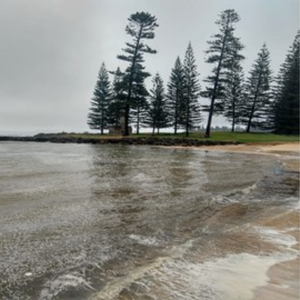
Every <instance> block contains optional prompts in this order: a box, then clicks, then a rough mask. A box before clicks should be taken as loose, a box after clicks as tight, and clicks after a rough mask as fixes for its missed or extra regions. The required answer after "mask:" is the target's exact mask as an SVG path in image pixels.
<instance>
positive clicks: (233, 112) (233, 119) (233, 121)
mask: <svg viewBox="0 0 300 300" xmlns="http://www.w3.org/2000/svg"><path fill="white" fill-rule="evenodd" d="M235 101H236V99H233V103H232V127H231V132H234V126H235Z"/></svg>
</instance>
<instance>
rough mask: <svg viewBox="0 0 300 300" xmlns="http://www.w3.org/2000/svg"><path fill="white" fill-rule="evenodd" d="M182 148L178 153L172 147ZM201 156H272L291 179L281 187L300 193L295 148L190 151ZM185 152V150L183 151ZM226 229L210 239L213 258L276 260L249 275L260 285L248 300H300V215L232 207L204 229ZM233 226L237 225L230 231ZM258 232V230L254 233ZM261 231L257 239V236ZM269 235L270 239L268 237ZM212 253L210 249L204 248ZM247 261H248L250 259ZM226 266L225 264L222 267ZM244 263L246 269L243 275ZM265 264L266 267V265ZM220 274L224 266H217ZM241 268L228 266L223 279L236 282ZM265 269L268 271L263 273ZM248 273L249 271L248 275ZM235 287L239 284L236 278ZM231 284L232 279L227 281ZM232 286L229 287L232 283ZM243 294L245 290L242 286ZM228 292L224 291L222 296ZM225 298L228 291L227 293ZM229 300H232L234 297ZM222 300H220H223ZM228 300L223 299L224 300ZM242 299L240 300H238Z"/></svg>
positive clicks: (283, 210) (238, 205)
mask: <svg viewBox="0 0 300 300" xmlns="http://www.w3.org/2000/svg"><path fill="white" fill-rule="evenodd" d="M176 148H182V147H176ZM191 148H192V149H199V150H201V151H206V152H207V151H218V152H231V153H245V154H258V155H271V156H275V157H276V159H278V160H279V161H280V162H281V164H282V168H283V170H285V171H287V172H289V173H291V174H294V175H293V176H291V177H290V178H286V179H285V182H284V184H285V185H288V186H289V187H290V188H291V190H292V191H293V194H294V195H297V191H299V153H300V151H299V150H300V149H299V143H278V144H277V143H276V144H247V145H228V146H204V147H201V148H195V147H191ZM185 149H186V148H185ZM215 224H219V225H218V226H220V224H222V225H223V226H226V225H228V224H230V227H229V228H230V229H229V230H228V232H225V233H224V231H223V232H222V234H221V235H220V236H219V237H214V239H213V240H210V241H208V243H210V244H214V245H213V248H214V249H216V252H215V253H214V257H226V256H228V255H243V254H245V253H247V254H250V255H254V256H255V257H257V259H260V258H262V257H266V258H272V257H273V256H274V257H275V256H276V255H277V256H278V255H279V256H280V259H279V258H278V257H277V258H275V259H274V261H273V262H271V263H270V261H269V262H267V261H266V264H265V266H263V265H264V263H263V260H262V262H261V263H262V265H261V270H257V272H256V271H255V270H252V272H254V273H255V274H251V275H254V276H261V282H260V283H259V284H258V282H256V286H252V296H251V299H257V300H261V299H264V300H285V299H286V300H290V299H295V300H296V299H299V289H300V287H299V270H300V269H299V234H300V232H299V209H298V208H294V209H291V208H289V207H284V206H282V207H280V208H274V207H264V206H263V205H262V207H257V208H255V205H250V206H249V205H245V204H241V203H234V204H231V205H229V206H227V207H225V208H223V209H222V210H221V211H219V212H217V213H216V214H215V215H213V216H212V217H211V218H210V219H209V220H207V226H212V227H213V226H214V225H215ZM234 225H236V226H235V227H234ZM256 229H257V230H256ZM260 231H261V233H260ZM268 234H270V236H268ZM276 235H278V236H280V238H281V239H283V243H281V242H282V241H281V242H280V241H278V240H276V239H277V237H276ZM285 239H287V240H290V241H292V243H290V244H288V243H287V244H285V242H284V240H285ZM205 248H206V247H203V251H202V252H201V259H200V257H199V258H198V259H199V260H202V261H213V260H212V257H211V253H210V252H207V253H206V252H205ZM208 248H209V249H211V248H212V247H211V245H210V247H208ZM250 258H251V257H250ZM223 263H224V262H223ZM248 263H249V262H247V257H246V259H245V261H244V262H243V263H242V265H243V264H244V268H245V272H247V265H248ZM268 264H269V265H268ZM219 267H220V269H222V263H221V265H220V266H219ZM237 267H238V268H240V267H241V266H236V265H234V264H232V265H231V267H229V268H231V272H229V273H228V274H226V276H229V277H230V276H231V277H234V276H236V268H237ZM264 267H266V268H264ZM249 270H250V269H249ZM260 271H262V272H266V276H267V277H266V278H263V276H262V274H260ZM235 279H236V280H237V281H239V280H240V279H239V278H235ZM231 280H232V281H234V278H231ZM230 284H231V283H230ZM244 284H245V283H243V282H240V285H241V287H240V288H238V291H237V293H236V294H238V293H239V295H240V296H241V297H243V295H244V297H245V299H250V298H249V297H250V296H249V295H246V294H243V285H244ZM244 287H245V289H247V288H249V286H247V284H245V286H244ZM226 289H227V287H225V289H224V291H225V290H226ZM227 292H228V290H227ZM232 295H233V294H232ZM225 298H226V297H225ZM225 298H224V299H225ZM226 299H227V298H226ZM239 299H244V298H239Z"/></svg>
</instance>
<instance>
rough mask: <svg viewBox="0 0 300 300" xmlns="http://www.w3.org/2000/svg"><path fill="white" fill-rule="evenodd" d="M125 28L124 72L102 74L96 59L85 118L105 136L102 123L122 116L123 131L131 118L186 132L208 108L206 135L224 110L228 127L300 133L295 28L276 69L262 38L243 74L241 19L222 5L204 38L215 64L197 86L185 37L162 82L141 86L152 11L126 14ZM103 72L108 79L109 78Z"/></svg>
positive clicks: (138, 125)
mask: <svg viewBox="0 0 300 300" xmlns="http://www.w3.org/2000/svg"><path fill="white" fill-rule="evenodd" d="M128 20H129V24H128V25H127V26H126V32H127V34H129V35H130V36H131V37H132V43H126V48H124V49H123V52H124V54H122V55H118V59H120V60H123V61H126V62H128V67H127V68H126V69H125V70H124V71H123V72H122V71H121V70H120V68H118V69H117V70H116V71H115V72H108V71H107V69H106V67H105V64H104V63H102V66H101V68H100V71H99V74H98V80H97V83H96V86H95V90H94V95H93V98H92V101H91V108H90V113H89V115H88V124H89V126H90V128H91V129H97V130H100V132H101V134H103V132H104V129H106V128H107V127H108V126H119V125H120V124H119V122H120V118H121V116H123V117H124V119H125V135H128V134H129V130H128V127H129V124H134V125H135V127H136V130H137V133H139V130H140V128H141V127H148V128H149V127H150V128H152V132H153V134H154V133H155V132H157V133H159V131H160V129H161V128H166V127H173V128H174V133H175V134H176V133H177V131H178V129H184V130H185V132H186V136H188V135H189V131H190V130H191V129H193V128H194V127H196V126H199V123H200V122H201V120H202V114H203V112H207V113H208V121H207V126H206V132H205V136H206V137H210V128H211V123H212V118H213V116H214V115H223V116H225V117H226V119H227V120H228V121H229V122H230V123H231V129H232V131H234V129H235V126H236V125H237V124H241V125H244V126H245V130H246V132H249V131H250V130H251V128H258V129H262V130H273V131H274V132H277V133H282V134H299V38H300V35H299V32H298V34H297V36H296V38H295V40H294V43H293V45H292V46H291V48H290V50H289V52H288V54H287V57H286V60H285V62H284V63H283V64H282V67H281V69H280V73H279V75H278V76H277V77H274V76H273V74H272V71H271V70H270V53H269V50H268V48H267V46H266V44H264V45H263V46H262V48H261V50H260V51H259V53H258V56H257V59H256V60H255V62H254V64H253V66H252V69H251V70H250V73H249V75H248V77H247V78H246V79H245V75H244V72H243V68H242V62H243V60H244V56H243V55H242V54H241V52H242V50H243V49H244V45H243V44H242V43H241V41H240V38H238V37H236V36H235V24H236V23H237V22H238V21H239V20H240V17H239V15H238V14H237V13H236V12H235V11H234V10H231V9H230V10H225V11H223V12H222V13H221V14H220V16H219V19H218V20H217V22H216V24H218V26H219V32H218V33H217V34H215V35H213V36H212V40H210V41H208V45H209V47H208V50H207V51H206V54H207V57H206V62H207V63H210V64H212V65H213V68H212V73H211V75H210V76H208V77H207V78H206V79H205V80H204V82H205V84H206V87H205V89H204V90H203V91H200V82H199V74H198V72H197V66H196V63H195V57H194V53H193V48H192V45H191V43H189V45H188V47H187V50H186V53H185V57H184V60H183V61H182V60H181V59H180V58H179V57H177V59H176V61H175V64H174V67H173V69H172V71H171V75H170V79H169V82H168V83H167V85H166V86H165V85H164V82H163V80H162V78H161V76H160V75H159V73H157V74H155V76H154V77H153V79H152V89H150V91H148V90H147V88H146V85H145V80H146V78H148V77H149V76H151V75H150V74H149V73H148V72H146V71H145V67H144V65H143V63H144V61H145V60H144V54H155V53H156V50H154V49H151V48H150V47H149V46H148V45H146V44H145V40H149V39H153V38H154V36H155V34H154V30H155V28H156V27H157V26H158V24H157V20H156V17H155V16H152V15H150V14H149V13H145V12H140V13H135V14H132V15H131V16H130V18H129V19H128ZM109 73H111V74H113V76H114V79H113V82H112V83H111V82H110V80H109ZM200 97H204V98H208V99H209V100H210V104H209V105H201V107H200V103H199V100H200Z"/></svg>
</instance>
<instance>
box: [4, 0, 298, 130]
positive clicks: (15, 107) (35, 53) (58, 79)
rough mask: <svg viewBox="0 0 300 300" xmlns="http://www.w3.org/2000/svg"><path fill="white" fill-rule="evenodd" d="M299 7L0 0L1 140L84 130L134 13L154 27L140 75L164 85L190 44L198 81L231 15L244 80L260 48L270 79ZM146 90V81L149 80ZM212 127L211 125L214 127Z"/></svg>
mask: <svg viewBox="0 0 300 300" xmlns="http://www.w3.org/2000/svg"><path fill="white" fill-rule="evenodd" d="M298 2H299V1H298V0H43V1H41V0H1V1H0V24H1V25H0V101H1V105H0V135H1V134H34V133H39V132H57V131H69V132H70V131H75V132H83V131H86V130H89V128H88V126H87V124H86V121H87V114H88V110H89V107H90V99H91V97H92V94H93V89H94V86H95V82H96V79H97V74H98V71H99V68H100V65H101V63H102V62H103V61H104V62H105V64H106V67H107V69H109V70H115V69H116V68H117V67H118V66H120V67H121V68H123V67H124V66H125V65H124V63H121V61H119V60H118V59H116V55H117V54H121V53H122V51H121V49H122V48H123V47H124V45H125V42H128V41H130V37H129V36H127V35H126V33H125V26H126V25H127V23H128V22H127V18H128V17H129V15H130V14H132V13H135V12H137V11H147V12H150V13H151V14H154V15H155V16H156V17H157V20H158V23H159V27H158V28H157V29H156V37H155V39H154V40H152V41H149V45H150V46H151V47H152V48H154V49H156V50H157V51H158V53H157V54H156V55H145V59H146V67H147V70H148V71H149V72H150V73H152V74H153V75H154V74H155V73H156V72H159V73H160V74H161V75H162V77H163V79H164V81H165V83H166V82H167V81H168V78H169V74H170V71H171V68H172V67H173V65H174V62H175V59H176V57H177V56H178V55H179V56H180V57H181V58H182V59H183V57H184V53H185V50H186V48H187V45H188V42H189V41H191V43H192V47H193V49H194V54H195V57H196V60H197V65H198V72H199V73H200V78H199V79H200V81H201V86H202V88H204V86H205V83H203V82H202V80H203V79H204V78H205V76H207V75H208V74H209V73H210V69H211V66H210V65H209V64H207V63H205V61H204V51H205V50H206V49H207V43H206V42H207V41H208V40H209V39H210V36H211V35H212V34H214V33H216V32H217V31H218V29H217V26H216V25H215V21H216V20H217V19H218V15H219V14H220V12H221V11H223V10H225V9H229V8H230V9H235V10H236V11H237V12H238V13H239V15H240V17H241V21H240V22H239V23H238V24H237V30H236V36H238V37H241V40H242V42H243V43H244V45H245V46H246V48H245V50H244V52H243V54H244V56H245V57H246V61H245V62H244V68H245V72H246V75H247V73H248V71H249V69H250V68H251V65H252V64H253V61H254V60H255V59H256V56H257V53H258V51H259V50H260V48H261V46H262V44H263V43H264V42H265V43H266V44H267V46H268V48H269V50H270V53H271V60H272V61H271V67H272V69H273V71H274V73H275V74H276V73H277V72H278V69H279V66H280V64H281V63H282V62H283V61H284V59H285V55H286V53H287V50H288V48H289V46H290V45H291V44H292V42H293V39H294V37H295V35H296V32H297V30H298V27H299V3H298ZM148 84H151V79H149V80H148ZM214 123H215V125H217V124H216V122H214Z"/></svg>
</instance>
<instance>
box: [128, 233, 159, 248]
mask: <svg viewBox="0 0 300 300" xmlns="http://www.w3.org/2000/svg"><path fill="white" fill-rule="evenodd" d="M129 237H130V238H131V239H132V240H134V241H136V242H138V243H139V244H141V245H145V246H156V245H158V241H157V240H156V239H155V238H154V237H143V236H140V235H136V234H131V235H129Z"/></svg>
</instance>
